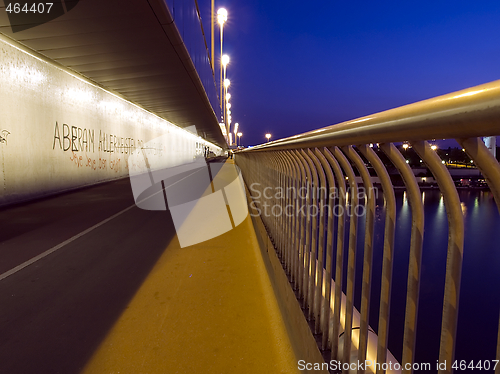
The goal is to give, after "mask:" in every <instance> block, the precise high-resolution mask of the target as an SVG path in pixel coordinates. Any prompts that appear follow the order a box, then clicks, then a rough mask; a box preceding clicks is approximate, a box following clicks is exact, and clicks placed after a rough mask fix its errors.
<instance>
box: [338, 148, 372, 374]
mask: <svg viewBox="0 0 500 374" xmlns="http://www.w3.org/2000/svg"><path fill="white" fill-rule="evenodd" d="M342 149H343V150H344V152H345V153H346V155H347V157H349V158H350V159H351V160H352V161H353V162H354V165H355V166H356V168H357V169H358V171H359V174H360V175H361V178H362V180H363V185H364V186H363V187H364V189H365V191H368V196H367V197H366V195H365V200H366V202H365V207H366V218H365V219H366V223H365V244H364V251H363V275H362V280H363V284H362V289H361V311H360V312H361V319H360V325H359V329H360V330H359V347H358V360H359V361H360V362H365V360H366V352H367V349H368V322H369V321H368V318H369V313H370V293H371V279H372V260H373V230H374V227H375V198H374V197H373V196H372V192H373V183H372V181H371V178H370V174H369V173H368V169H367V168H366V166H365V163H364V161H363V160H362V159H361V157H360V156H359V155H358V154H357V152H356V151H355V150H354V148H352V147H351V146H348V147H345V148H342ZM358 373H359V374H363V373H364V370H363V367H360V368H359V370H358Z"/></svg>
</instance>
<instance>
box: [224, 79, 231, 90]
mask: <svg viewBox="0 0 500 374" xmlns="http://www.w3.org/2000/svg"><path fill="white" fill-rule="evenodd" d="M230 84H231V81H230V80H229V79H224V87H226V88H228V87H229V85H230Z"/></svg>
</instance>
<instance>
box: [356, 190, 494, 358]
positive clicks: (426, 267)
mask: <svg viewBox="0 0 500 374" xmlns="http://www.w3.org/2000/svg"><path fill="white" fill-rule="evenodd" d="M459 197H460V200H461V210H462V212H463V214H464V224H465V225H464V226H465V243H464V257H463V267H462V281H461V289H460V305H459V319H458V327H457V343H456V355H455V357H456V358H457V359H461V360H469V361H470V360H476V361H477V360H486V359H489V360H491V359H493V358H494V357H495V355H496V352H495V350H496V340H497V331H498V330H497V329H498V316H499V309H500V293H499V292H498V289H500V272H499V271H498V269H499V268H500V216H499V214H498V209H497V207H496V204H495V202H494V200H493V197H492V195H491V193H489V192H481V191H473V190H466V191H459ZM422 201H423V203H424V214H425V231H424V243H423V253H422V265H421V283H420V302H419V309H418V326H417V327H418V334H417V347H416V357H415V362H436V360H437V359H438V355H439V341H440V333H441V316H442V308H443V294H444V282H445V274H446V258H447V252H448V220H447V215H446V207H445V204H444V199H443V196H442V195H441V193H440V192H439V191H438V190H435V191H434V190H426V191H425V192H423V193H422ZM396 204H397V205H396V213H397V217H396V235H395V242H394V243H395V247H394V266H393V289H392V299H391V324H390V333H389V348H390V350H391V352H392V353H393V354H394V355H395V356H396V357H397V358H398V359H401V353H402V352H401V351H402V341H403V327H404V310H405V300H406V287H407V277H408V262H409V256H408V252H409V247H410V235H411V222H412V217H411V208H410V205H409V202H408V199H407V195H406V192H403V191H396ZM384 216H385V215H384V213H383V203H382V202H377V218H379V219H377V220H376V227H375V233H380V232H383V230H384V219H383V218H385V217H384ZM360 235H361V234H360ZM361 243H363V241H362V240H359V239H358V255H359V256H362V252H363V250H362V247H361ZM382 248H383V235H377V234H376V235H375V243H374V266H373V278H372V279H373V287H374V288H378V287H380V276H381V263H382ZM357 269H359V271H358V270H356V272H357V274H358V275H359V276H361V267H359V268H357ZM379 297H380V292H379V289H375V290H373V291H372V300H373V301H372V306H371V316H370V321H371V322H370V324H371V326H372V327H373V328H375V329H376V328H377V326H376V322H374V321H376V320H377V315H378V307H379ZM478 318H479V319H480V321H481V326H483V327H484V328H480V329H478V326H477V321H478ZM374 325H375V326H374Z"/></svg>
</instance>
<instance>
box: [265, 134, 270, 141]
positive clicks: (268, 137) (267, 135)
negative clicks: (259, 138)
mask: <svg viewBox="0 0 500 374" xmlns="http://www.w3.org/2000/svg"><path fill="white" fill-rule="evenodd" d="M266 138H267V141H268V142H269V139H271V134H266Z"/></svg>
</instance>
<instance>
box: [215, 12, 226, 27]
mask: <svg viewBox="0 0 500 374" xmlns="http://www.w3.org/2000/svg"><path fill="white" fill-rule="evenodd" d="M226 21H227V10H226V9H224V8H220V9H219V10H218V11H217V22H218V23H219V24H220V25H221V26H222V25H223V24H224V22H226Z"/></svg>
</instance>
